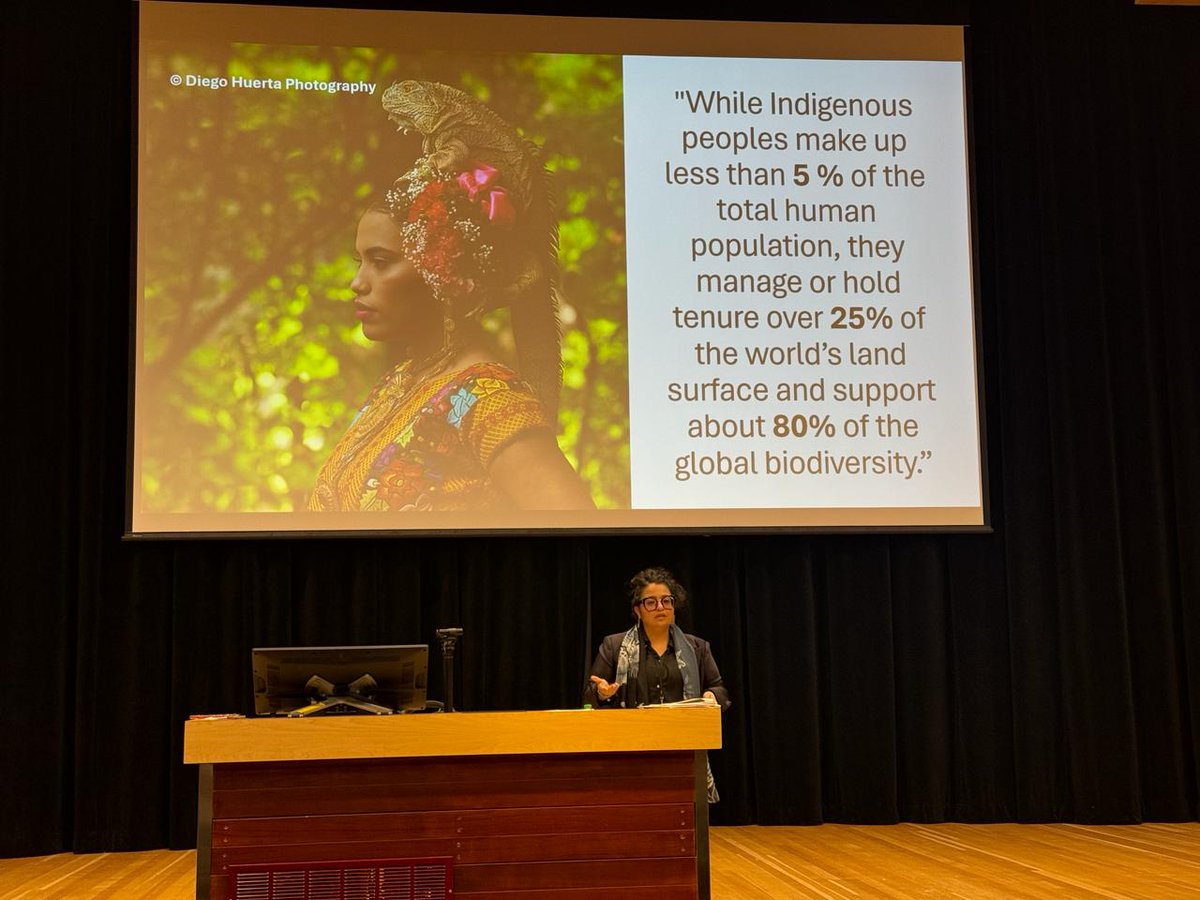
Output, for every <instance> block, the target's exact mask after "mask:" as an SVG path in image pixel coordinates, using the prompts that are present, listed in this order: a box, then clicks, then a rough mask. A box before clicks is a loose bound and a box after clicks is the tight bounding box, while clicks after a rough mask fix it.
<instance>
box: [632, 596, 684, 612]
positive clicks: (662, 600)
mask: <svg viewBox="0 0 1200 900" xmlns="http://www.w3.org/2000/svg"><path fill="white" fill-rule="evenodd" d="M638 602H639V603H641V605H642V606H644V607H646V609H648V610H650V611H651V612H653V611H654V610H656V609H658V608H659V607H660V606H661V607H662V608H663V609H674V608H675V598H674V597H672V596H671V595H670V594H667V596H665V597H643V598H642V599H641V600H639V601H638Z"/></svg>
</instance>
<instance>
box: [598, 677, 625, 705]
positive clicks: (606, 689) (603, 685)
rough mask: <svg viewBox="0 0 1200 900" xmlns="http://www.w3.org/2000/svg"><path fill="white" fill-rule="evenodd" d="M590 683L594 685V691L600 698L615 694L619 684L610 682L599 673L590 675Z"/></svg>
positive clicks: (603, 698)
mask: <svg viewBox="0 0 1200 900" xmlns="http://www.w3.org/2000/svg"><path fill="white" fill-rule="evenodd" d="M592 684H594V685H595V686H596V693H597V694H599V695H600V699H601V700H607V699H608V698H609V697H611V696H612V695H613V694H615V693H616V692H617V688H619V687H620V685H619V684H616V683H615V682H614V683H611V684H610V683H609V682H607V681H605V680H604V679H603V678H601V677H600V676H599V675H593V676H592Z"/></svg>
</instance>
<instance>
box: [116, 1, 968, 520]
mask: <svg viewBox="0 0 1200 900" xmlns="http://www.w3.org/2000/svg"><path fill="white" fill-rule="evenodd" d="M139 9H140V28H139V69H138V72H139V74H138V84H137V93H138V123H137V124H138V133H137V139H138V143H137V158H136V166H137V193H136V233H137V248H136V260H135V272H136V285H135V291H134V315H135V335H136V345H135V348H134V353H133V361H134V373H133V383H134V392H133V404H132V406H133V422H132V430H131V441H130V445H131V457H130V491H129V494H130V503H129V518H128V531H129V533H130V534H131V535H135V536H136V535H146V536H159V535H163V536H168V535H180V534H203V535H224V534H250V533H265V534H295V533H326V532H363V533H375V532H381V531H383V532H386V531H403V532H429V533H480V532H493V531H501V532H503V531H523V532H539V533H545V532H555V531H560V530H562V531H575V532H589V533H603V532H608V531H617V530H620V531H629V530H645V531H654V530H676V531H701V532H707V531H730V530H746V531H769V530H774V529H780V530H798V529H812V530H837V529H856V530H870V529H878V530H902V529H907V528H913V529H927V530H928V529H938V530H955V529H962V530H977V529H981V528H986V527H987V517H986V502H985V495H984V487H983V485H984V474H985V473H984V465H983V458H982V439H981V429H982V425H981V423H982V410H981V408H980V393H979V372H978V347H979V341H978V335H977V333H976V329H977V323H976V299H975V296H974V289H973V273H974V263H973V246H972V234H971V208H972V206H971V194H970V186H971V185H970V167H969V148H968V128H967V109H966V90H965V79H966V76H965V71H964V39H963V29H962V28H960V27H950V26H906V25H887V26H882V25H850V24H847V25H828V24H826V25H806V24H791V23H769V24H768V23H749V22H740V23H739V22H701V21H688V22H681V21H665V20H621V19H582V18H554V17H530V16H502V15H477V14H462V13H406V12H380V11H360V10H330V9H311V8H282V7H270V8H268V7H261V6H234V5H223V4H189V3H171V2H155V0H143V2H142V3H140V4H139Z"/></svg>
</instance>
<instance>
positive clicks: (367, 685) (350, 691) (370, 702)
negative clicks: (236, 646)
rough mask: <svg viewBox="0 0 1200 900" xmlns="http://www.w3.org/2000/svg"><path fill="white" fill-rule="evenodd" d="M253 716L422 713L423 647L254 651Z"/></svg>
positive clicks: (425, 652)
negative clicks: (415, 711)
mask: <svg viewBox="0 0 1200 900" xmlns="http://www.w3.org/2000/svg"><path fill="white" fill-rule="evenodd" d="M251 660H252V666H253V670H254V712H255V714H257V715H260V716H272V715H276V716H278V715H289V716H305V715H323V714H324V715H329V714H343V713H373V714H376V715H386V714H388V713H391V712H393V711H395V712H402V711H405V710H423V709H424V708H425V694H426V688H427V686H428V674H429V645H428V644H394V645H383V646H362V647H256V648H254V650H253V651H251Z"/></svg>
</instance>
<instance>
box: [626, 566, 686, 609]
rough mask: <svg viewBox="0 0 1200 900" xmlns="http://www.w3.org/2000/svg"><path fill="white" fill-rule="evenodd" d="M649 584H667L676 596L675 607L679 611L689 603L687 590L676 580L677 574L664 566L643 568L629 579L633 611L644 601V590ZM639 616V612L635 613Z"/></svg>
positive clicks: (630, 600) (673, 595) (630, 607)
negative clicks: (673, 573)
mask: <svg viewBox="0 0 1200 900" xmlns="http://www.w3.org/2000/svg"><path fill="white" fill-rule="evenodd" d="M649 584H665V585H666V586H667V590H669V591H670V592H671V596H672V597H674V598H675V609H676V610H677V611H678V610H680V609H683V607H685V606H686V605H687V591H686V590H684V588H683V585H682V584H680V583H679V582H678V581H676V580H675V576H674V575H672V574H671V573H670V572H668V571H667V570H666V569H663V568H657V567H654V568H649V569H642V571H640V572H638V573H637V574H636V575H634V576H633V577H632V578H630V579H629V603H630V606H629V609H630V611H631V612H632V611H633V610H634V609H635V608H636V607H637V606H638V604H640V603H641V602H642V591H643V589H645V587H646V585H649ZM633 615H634V618H637V613H636V612H634V613H633Z"/></svg>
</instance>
